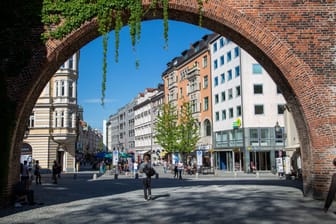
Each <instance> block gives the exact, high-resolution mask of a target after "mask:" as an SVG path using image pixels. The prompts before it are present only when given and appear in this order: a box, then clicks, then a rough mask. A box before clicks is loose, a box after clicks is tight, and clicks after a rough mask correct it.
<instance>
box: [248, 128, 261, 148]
mask: <svg viewBox="0 0 336 224" xmlns="http://www.w3.org/2000/svg"><path fill="white" fill-rule="evenodd" d="M250 145H251V146H256V145H259V135H258V129H257V128H251V129H250Z"/></svg>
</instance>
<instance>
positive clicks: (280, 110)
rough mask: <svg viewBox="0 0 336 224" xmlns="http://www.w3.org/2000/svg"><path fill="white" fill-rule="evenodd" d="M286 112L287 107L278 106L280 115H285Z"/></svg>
mask: <svg viewBox="0 0 336 224" xmlns="http://www.w3.org/2000/svg"><path fill="white" fill-rule="evenodd" d="M284 112H285V105H283V104H278V114H284Z"/></svg>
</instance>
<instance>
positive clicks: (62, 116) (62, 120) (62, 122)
mask: <svg viewBox="0 0 336 224" xmlns="http://www.w3.org/2000/svg"><path fill="white" fill-rule="evenodd" d="M61 127H62V128H63V127H64V111H62V112H61Z"/></svg>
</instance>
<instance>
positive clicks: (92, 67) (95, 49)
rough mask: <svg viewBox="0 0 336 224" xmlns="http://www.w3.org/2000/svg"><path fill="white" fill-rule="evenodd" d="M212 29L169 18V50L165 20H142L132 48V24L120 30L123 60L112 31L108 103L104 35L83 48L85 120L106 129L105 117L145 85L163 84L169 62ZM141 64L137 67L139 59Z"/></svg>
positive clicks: (81, 83) (80, 83) (81, 98)
mask: <svg viewBox="0 0 336 224" xmlns="http://www.w3.org/2000/svg"><path fill="white" fill-rule="evenodd" d="M211 32H212V31H209V30H207V29H204V28H201V27H199V26H194V25H191V24H188V23H182V22H177V21H171V20H170V21H169V33H168V49H164V46H165V42H164V38H163V20H151V21H146V22H142V29H141V39H140V42H139V43H138V44H137V45H136V51H134V50H133V49H132V44H131V37H130V35H129V29H128V26H125V27H123V29H122V30H121V32H120V47H119V60H118V63H116V62H115V36H114V32H111V33H110V39H109V44H108V64H107V84H106V93H105V94H106V97H105V104H104V106H102V105H101V104H100V102H101V100H100V99H101V96H102V94H101V89H102V88H101V83H102V61H103V56H102V55H103V47H102V38H101V37H99V38H97V39H95V40H93V41H91V42H90V43H88V44H87V45H86V46H84V47H83V48H82V49H81V50H80V61H79V79H78V104H79V105H81V106H82V107H83V108H84V120H85V121H86V122H88V124H89V125H90V126H91V127H92V128H98V129H100V130H102V128H103V120H104V119H105V120H107V119H108V117H109V116H110V115H111V114H114V113H116V112H117V110H118V109H119V108H121V107H122V106H124V105H125V104H127V103H128V102H130V101H131V100H132V99H133V98H134V97H136V96H137V94H138V93H140V92H143V91H144V89H145V88H148V87H150V88H155V87H157V85H158V83H162V79H161V75H162V72H163V71H164V70H165V69H166V68H167V63H168V62H170V61H171V60H172V59H173V58H174V57H176V56H179V55H180V54H181V52H182V51H184V50H186V49H188V48H189V46H190V44H192V43H194V42H195V41H198V40H199V39H201V38H202V37H203V36H204V35H205V34H209V33H211ZM137 60H138V61H139V63H140V66H139V67H138V68H136V61H137Z"/></svg>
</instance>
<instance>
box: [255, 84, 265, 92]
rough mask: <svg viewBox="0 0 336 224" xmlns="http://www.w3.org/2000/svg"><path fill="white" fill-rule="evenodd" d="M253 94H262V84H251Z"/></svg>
mask: <svg viewBox="0 0 336 224" xmlns="http://www.w3.org/2000/svg"><path fill="white" fill-rule="evenodd" d="M253 92H254V94H263V85H262V84H254V85H253Z"/></svg>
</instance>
